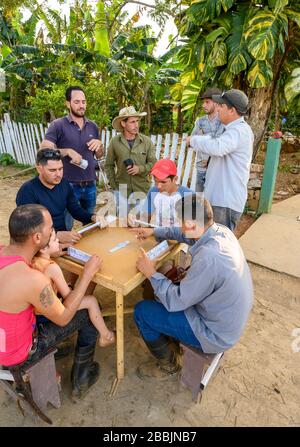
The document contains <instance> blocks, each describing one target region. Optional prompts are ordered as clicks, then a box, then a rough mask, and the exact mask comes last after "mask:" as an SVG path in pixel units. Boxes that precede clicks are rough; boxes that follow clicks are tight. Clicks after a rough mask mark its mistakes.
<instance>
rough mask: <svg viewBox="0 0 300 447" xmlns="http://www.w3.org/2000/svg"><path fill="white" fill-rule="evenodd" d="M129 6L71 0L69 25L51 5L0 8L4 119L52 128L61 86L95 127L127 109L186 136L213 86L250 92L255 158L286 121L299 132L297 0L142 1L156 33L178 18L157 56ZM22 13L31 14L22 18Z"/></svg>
mask: <svg viewBox="0 0 300 447" xmlns="http://www.w3.org/2000/svg"><path fill="white" fill-rule="evenodd" d="M60 3H65V2H62V1H61V2H60ZM127 3H130V1H122V0H110V1H105V0H104V1H101V0H98V1H97V2H94V3H92V2H89V1H88V0H83V1H79V0H74V2H73V3H72V4H71V5H70V8H69V15H68V18H66V17H65V16H64V15H63V14H62V12H61V10H59V9H58V10H55V9H54V8H53V7H51V2H50V1H49V2H43V3H41V2H40V1H37V0H27V1H25V2H18V1H17V0H15V1H9V2H8V1H2V2H1V6H0V68H1V69H3V70H4V71H5V75H6V85H7V88H6V92H4V93H0V115H1V114H3V113H4V112H5V111H9V112H10V114H11V116H12V117H13V118H15V119H18V120H21V121H30V122H47V121H50V120H51V119H53V118H56V117H58V116H61V115H62V114H64V113H65V110H64V91H65V88H66V86H68V85H71V84H76V85H82V86H83V87H84V89H85V90H86V95H87V100H88V104H89V110H88V115H89V117H90V118H91V119H94V120H95V121H96V122H97V123H98V125H99V126H100V127H103V126H106V125H109V124H110V123H111V120H112V118H113V117H114V116H115V115H116V114H117V113H118V110H119V109H120V108H122V107H124V106H126V105H129V104H133V105H134V106H135V107H136V108H137V109H140V110H145V111H147V113H148V115H147V117H146V119H145V120H143V125H144V130H145V131H146V132H152V133H158V132H159V133H164V132H171V131H178V132H182V131H190V129H191V128H192V125H193V122H194V120H195V118H196V117H197V116H198V115H199V114H201V113H202V112H201V100H200V96H201V94H202V93H203V91H204V90H205V88H207V87H208V86H211V85H215V86H219V87H220V88H223V89H228V88H231V87H234V88H240V89H242V90H244V91H245V92H246V93H247V94H248V96H249V98H250V104H251V111H250V115H249V123H250V125H251V126H252V128H253V130H254V133H255V136H256V150H255V151H257V149H258V147H259V144H260V142H261V141H262V139H263V136H264V133H265V131H266V129H267V126H268V123H269V126H270V127H269V128H271V130H278V129H279V128H280V126H281V118H282V117H283V116H284V117H286V118H287V120H286V123H285V124H284V126H285V127H284V128H283V130H287V129H288V130H292V131H293V132H295V131H297V122H299V114H300V3H299V0H260V1H259V2H257V1H253V0H248V1H247V0H242V1H241V0H194V1H191V0H181V1H175V0H174V1H173V0H166V1H162V0H159V1H156V2H155V6H150V7H148V8H146V7H145V6H144V4H145V3H144V2H140V10H141V11H142V10H143V9H145V8H146V9H147V11H148V13H149V14H150V15H151V17H152V18H153V19H154V20H156V21H157V23H159V25H160V27H161V33H162V32H163V30H164V26H165V23H166V20H167V18H169V17H173V18H174V19H175V23H176V25H177V28H178V36H175V37H174V36H173V37H172V36H171V37H170V46H169V48H168V49H167V52H166V54H164V55H162V56H160V57H156V56H155V54H156V53H155V48H156V46H157V42H158V39H159V37H160V36H158V37H154V34H153V32H152V30H151V27H150V26H142V25H139V20H140V12H138V13H136V14H135V15H133V16H132V17H130V16H129V15H128V14H127V13H124V9H123V7H124V6H125V5H126V4H127ZM134 3H139V2H138V1H135V2H134ZM21 6H22V7H26V8H27V10H29V11H30V16H29V18H28V19H27V20H24V18H23V12H22V11H23V10H24V9H22V8H21ZM161 33H160V34H161ZM270 117H271V120H270ZM289 126H290V127H289Z"/></svg>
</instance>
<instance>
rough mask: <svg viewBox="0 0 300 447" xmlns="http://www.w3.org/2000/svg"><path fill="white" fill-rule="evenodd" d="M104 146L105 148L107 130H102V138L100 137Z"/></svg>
mask: <svg viewBox="0 0 300 447" xmlns="http://www.w3.org/2000/svg"><path fill="white" fill-rule="evenodd" d="M100 139H101V141H102V144H103V146H104V147H105V129H102V130H101V137H100Z"/></svg>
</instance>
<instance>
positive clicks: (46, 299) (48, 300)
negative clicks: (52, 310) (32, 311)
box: [40, 284, 54, 307]
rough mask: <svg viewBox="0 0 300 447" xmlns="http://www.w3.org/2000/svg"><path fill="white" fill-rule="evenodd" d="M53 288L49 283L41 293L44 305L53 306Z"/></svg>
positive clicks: (41, 300)
mask: <svg viewBox="0 0 300 447" xmlns="http://www.w3.org/2000/svg"><path fill="white" fill-rule="evenodd" d="M53 301H54V297H53V290H52V287H51V286H50V285H49V284H48V285H47V286H46V287H44V288H43V290H42V291H41V293H40V302H41V304H42V306H43V307H47V306H51V304H53Z"/></svg>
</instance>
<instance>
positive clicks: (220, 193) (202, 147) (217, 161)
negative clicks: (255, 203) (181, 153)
mask: <svg viewBox="0 0 300 447" xmlns="http://www.w3.org/2000/svg"><path fill="white" fill-rule="evenodd" d="M213 100H214V101H215V102H217V103H218V116H219V119H220V121H221V122H222V123H223V124H224V126H225V131H224V133H223V134H222V135H220V136H219V137H217V138H212V137H211V136H209V135H197V136H191V137H187V145H190V146H191V148H193V149H194V150H195V151H196V152H197V151H200V152H203V153H205V154H207V155H209V156H210V162H209V165H208V168H207V173H206V182H205V188H204V195H205V197H206V198H207V200H209V202H210V203H211V205H212V208H213V211H214V219H215V222H218V223H221V224H223V225H226V226H227V227H228V228H230V229H231V230H232V231H233V230H234V229H235V227H236V225H237V222H238V220H239V219H240V217H241V215H242V213H243V211H244V206H245V203H246V200H247V185H248V180H249V174H250V165H251V159H252V152H253V132H252V130H251V127H250V126H249V125H248V124H247V123H246V122H245V120H244V115H246V113H247V111H248V98H247V96H246V95H245V93H243V92H242V91H240V90H236V89H232V90H228V91H227V92H224V93H223V94H222V95H213Z"/></svg>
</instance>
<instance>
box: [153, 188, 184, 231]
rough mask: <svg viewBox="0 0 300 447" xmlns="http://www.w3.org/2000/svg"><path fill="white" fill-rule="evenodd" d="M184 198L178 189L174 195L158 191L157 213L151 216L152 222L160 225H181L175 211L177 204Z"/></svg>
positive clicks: (155, 206) (155, 207) (156, 198)
mask: <svg viewBox="0 0 300 447" xmlns="http://www.w3.org/2000/svg"><path fill="white" fill-rule="evenodd" d="M181 198H182V195H181V194H180V193H179V192H178V191H176V192H174V193H173V194H172V195H169V194H167V193H161V192H158V193H157V194H156V195H155V198H154V209H155V213H154V215H153V216H152V218H151V223H153V224H155V225H158V226H160V227H173V226H178V225H179V220H178V218H177V216H176V212H175V204H176V202H177V201H178V200H180V199H181Z"/></svg>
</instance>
